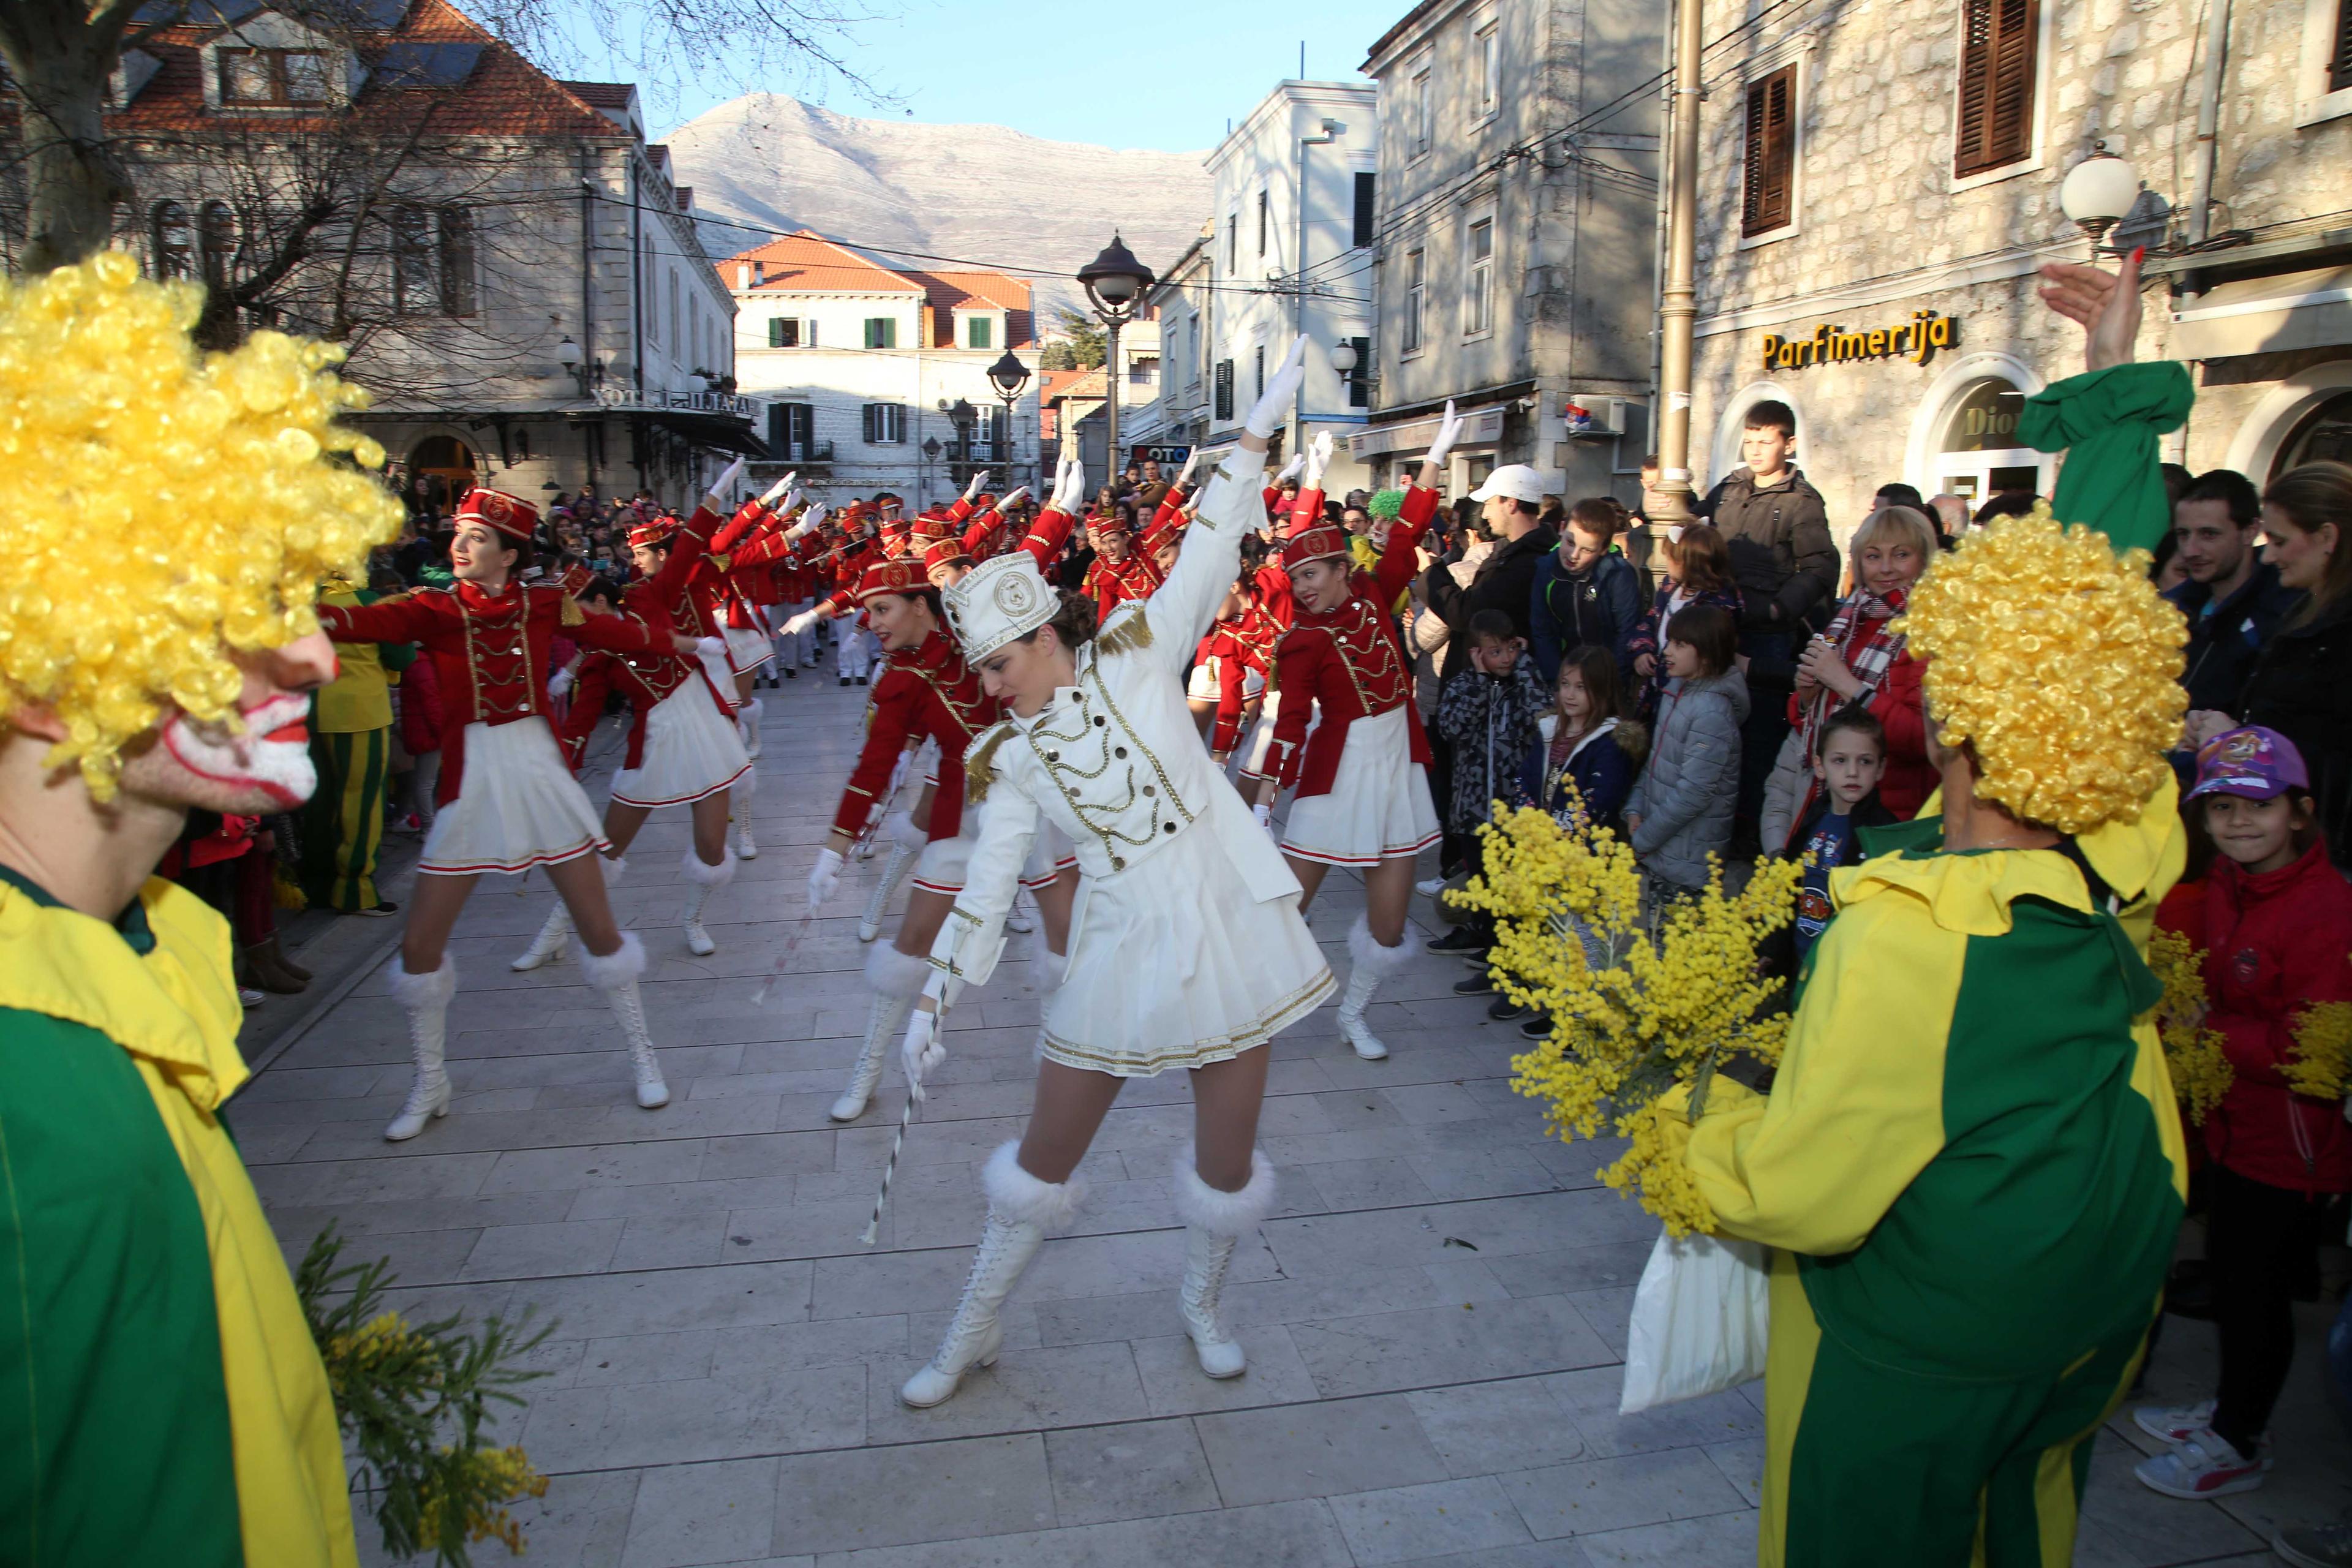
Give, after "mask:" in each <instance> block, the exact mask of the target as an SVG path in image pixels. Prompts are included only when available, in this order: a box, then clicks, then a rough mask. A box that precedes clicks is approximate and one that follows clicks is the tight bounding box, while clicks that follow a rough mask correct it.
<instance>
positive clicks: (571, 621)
mask: <svg viewBox="0 0 2352 1568" xmlns="http://www.w3.org/2000/svg"><path fill="white" fill-rule="evenodd" d="M563 624H564V625H565V626H586V625H587V624H588V612H587V611H585V610H583V609H582V608H581V607H580V601H579V600H577V599H575V598H573V597H572V595H569V594H566V595H563Z"/></svg>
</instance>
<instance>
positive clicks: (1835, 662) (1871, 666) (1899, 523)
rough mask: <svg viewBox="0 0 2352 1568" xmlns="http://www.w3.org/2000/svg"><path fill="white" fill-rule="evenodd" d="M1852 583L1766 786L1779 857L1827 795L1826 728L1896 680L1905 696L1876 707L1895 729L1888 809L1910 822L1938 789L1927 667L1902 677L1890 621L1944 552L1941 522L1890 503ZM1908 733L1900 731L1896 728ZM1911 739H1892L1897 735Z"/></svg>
mask: <svg viewBox="0 0 2352 1568" xmlns="http://www.w3.org/2000/svg"><path fill="white" fill-rule="evenodd" d="M1849 553H1850V554H1851V556H1852V559H1853V571H1854V587H1853V592H1852V593H1850V594H1848V595H1846V596H1845V598H1844V599H1843V601H1841V602H1840V603H1839V605H1838V607H1837V614H1836V615H1835V616H1832V618H1831V620H1830V624H1829V628H1828V629H1827V630H1826V631H1824V632H1822V634H1821V635H1820V636H1819V637H1814V638H1813V639H1812V640H1811V642H1809V643H1807V644H1806V646H1805V648H1804V651H1803V652H1802V653H1801V655H1799V656H1798V659H1797V670H1796V691H1795V694H1794V695H1793V696H1791V697H1790V700H1789V721H1790V726H1791V728H1790V731H1789V739H1788V741H1787V742H1785V743H1784V744H1783V745H1782V746H1781V748H1780V760H1779V762H1778V763H1776V764H1775V765H1774V767H1773V770H1772V777H1771V779H1770V780H1769V782H1768V783H1767V784H1766V785H1765V790H1764V808H1763V820H1762V824H1761V832H1762V837H1763V844H1764V848H1765V851H1766V852H1767V853H1769V854H1777V853H1779V852H1780V849H1781V848H1782V847H1784V846H1792V845H1794V844H1795V843H1796V839H1795V838H1794V837H1793V836H1792V835H1791V833H1790V829H1791V828H1792V827H1794V826H1795V825H1796V824H1797V823H1798V822H1799V821H1800V820H1801V819H1802V818H1803V817H1805V816H1808V815H1810V814H1811V811H1812V809H1813V807H1814V805H1816V804H1817V803H1818V802H1819V800H1820V798H1821V795H1822V785H1821V783H1820V777H1821V765H1820V762H1819V756H1820V752H1821V745H1820V741H1821V726H1822V723H1823V721H1826V720H1827V719H1828V718H1829V716H1830V715H1831V714H1832V713H1835V712H1839V711H1841V710H1844V709H1846V708H1849V707H1864V708H1870V709H1873V710H1877V702H1878V699H1879V698H1880V696H1881V695H1882V693H1885V692H1886V691H1887V690H1888V689H1889V688H1890V687H1893V686H1900V688H1901V692H1900V694H1899V695H1898V696H1897V697H1896V698H1895V700H1893V701H1891V702H1890V704H1889V708H1890V709H1891V710H1893V716H1890V715H1889V713H1888V712H1886V711H1881V712H1880V713H1879V718H1880V722H1881V723H1882V724H1884V725H1885V727H1886V728H1887V730H1888V731H1889V734H1888V737H1887V739H1888V741H1889V742H1890V744H1889V745H1886V746H1882V747H1881V757H1882V760H1883V761H1884V762H1885V768H1886V777H1885V784H1884V794H1885V800H1886V806H1887V809H1888V810H1889V811H1891V812H1893V813H1894V814H1895V817H1896V818H1897V819H1898V820H1907V819H1908V818H1909V817H1911V816H1913V815H1914V814H1915V813H1916V812H1917V811H1918V809H1919V805H1920V803H1921V802H1923V801H1925V800H1926V799H1927V796H1928V795H1929V794H1930V793H1931V792H1932V791H1933V790H1934V789H1935V787H1936V783H1937V780H1936V771H1935V769H1933V768H1931V767H1929V766H1928V765H1927V752H1926V720H1925V717H1924V715H1923V714H1922V712H1921V710H1920V682H1919V677H1920V673H1921V671H1920V669H1919V668H1918V662H1917V661H1916V659H1915V660H1912V661H1911V663H1910V665H1909V667H1908V668H1906V669H1905V670H1904V671H1903V678H1902V679H1900V680H1899V681H1898V680H1896V679H1895V678H1894V675H1893V672H1894V670H1895V668H1896V667H1897V666H1898V665H1900V664H1902V662H1903V661H1904V659H1905V658H1906V656H1905V653H1904V650H1903V639H1902V638H1901V637H1897V636H1895V635H1893V634H1892V633H1891V631H1890V630H1889V628H1890V627H1891V626H1893V625H1894V623H1895V618H1896V617H1897V616H1901V615H1902V614H1903V607H1904V605H1906V604H1907V603H1908V602H1909V598H1910V594H1911V589H1912V586H1913V584H1916V583H1917V582H1918V581H1919V575H1920V574H1921V573H1923V572H1925V571H1927V563H1929V562H1931V561H1933V560H1934V559H1935V558H1936V556H1937V553H1938V552H1937V546H1936V525H1935V524H1934V523H1933V522H1931V521H1928V518H1927V513H1926V512H1924V511H1919V510H1915V509H1913V508H1911V507H1908V506H1883V507H1881V508H1879V509H1878V510H1876V511H1874V512H1872V513H1871V514H1870V515H1869V516H1868V517H1866V518H1864V520H1863V523H1862V526H1861V527H1860V528H1857V529H1855V530H1854V532H1853V542H1852V543H1851V545H1850V546H1849ZM1898 729H1899V730H1900V731H1901V734H1900V736H1899V737H1898V736H1897V735H1896V734H1895V731H1897V730H1898ZM1898 738H1899V739H1900V740H1901V741H1902V742H1904V743H1903V744H1900V745H1895V744H1892V742H1895V741H1896V740H1897V739H1898Z"/></svg>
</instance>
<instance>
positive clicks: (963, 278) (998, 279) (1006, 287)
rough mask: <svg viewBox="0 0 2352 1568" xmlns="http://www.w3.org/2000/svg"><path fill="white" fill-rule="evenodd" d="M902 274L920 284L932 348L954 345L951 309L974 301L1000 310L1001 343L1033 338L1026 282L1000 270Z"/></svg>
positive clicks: (1030, 342)
mask: <svg viewBox="0 0 2352 1568" xmlns="http://www.w3.org/2000/svg"><path fill="white" fill-rule="evenodd" d="M905 270H906V275H907V276H908V277H909V278H912V279H916V280H917V281H919V282H920V283H921V284H922V285H923V289H924V292H925V293H926V294H927V295H929V299H930V305H931V339H932V346H933V347H935V348H953V347H954V346H955V312H956V311H957V310H969V309H971V307H973V306H975V305H977V306H979V307H981V308H982V309H989V308H994V309H996V310H1003V312H1004V337H1005V342H1004V346H1005V347H1006V348H1012V349H1020V348H1029V347H1032V346H1034V343H1035V341H1036V328H1035V326H1034V320H1035V318H1034V316H1033V315H1032V314H1031V312H1030V309H1029V285H1028V284H1027V283H1024V282H1023V281H1021V280H1020V279H1013V278H1007V277H1006V276H1005V275H1004V274H1003V273H1002V272H942V271H929V272H920V271H917V270H916V269H914V268H906V269H905Z"/></svg>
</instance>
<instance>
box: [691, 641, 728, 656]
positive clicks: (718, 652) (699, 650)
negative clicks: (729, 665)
mask: <svg viewBox="0 0 2352 1568" xmlns="http://www.w3.org/2000/svg"><path fill="white" fill-rule="evenodd" d="M694 652H695V657H696V658H726V657H727V644H726V643H725V642H724V641H723V640H722V639H720V638H719V637H697V638H695V639H694Z"/></svg>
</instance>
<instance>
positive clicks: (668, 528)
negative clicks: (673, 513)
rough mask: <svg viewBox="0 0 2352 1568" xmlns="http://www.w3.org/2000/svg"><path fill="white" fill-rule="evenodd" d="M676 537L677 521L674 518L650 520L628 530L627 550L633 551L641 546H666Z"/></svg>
mask: <svg viewBox="0 0 2352 1568" xmlns="http://www.w3.org/2000/svg"><path fill="white" fill-rule="evenodd" d="M675 538H677V519H676V518H674V517H656V518H650V519H648V520H646V521H644V522H641V523H639V524H637V526H636V527H635V528H633V529H631V530H629V548H630V549H632V550H635V548H637V546H639V545H641V544H643V545H647V546H658V545H664V544H667V543H668V542H670V541H671V540H673V539H675Z"/></svg>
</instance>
